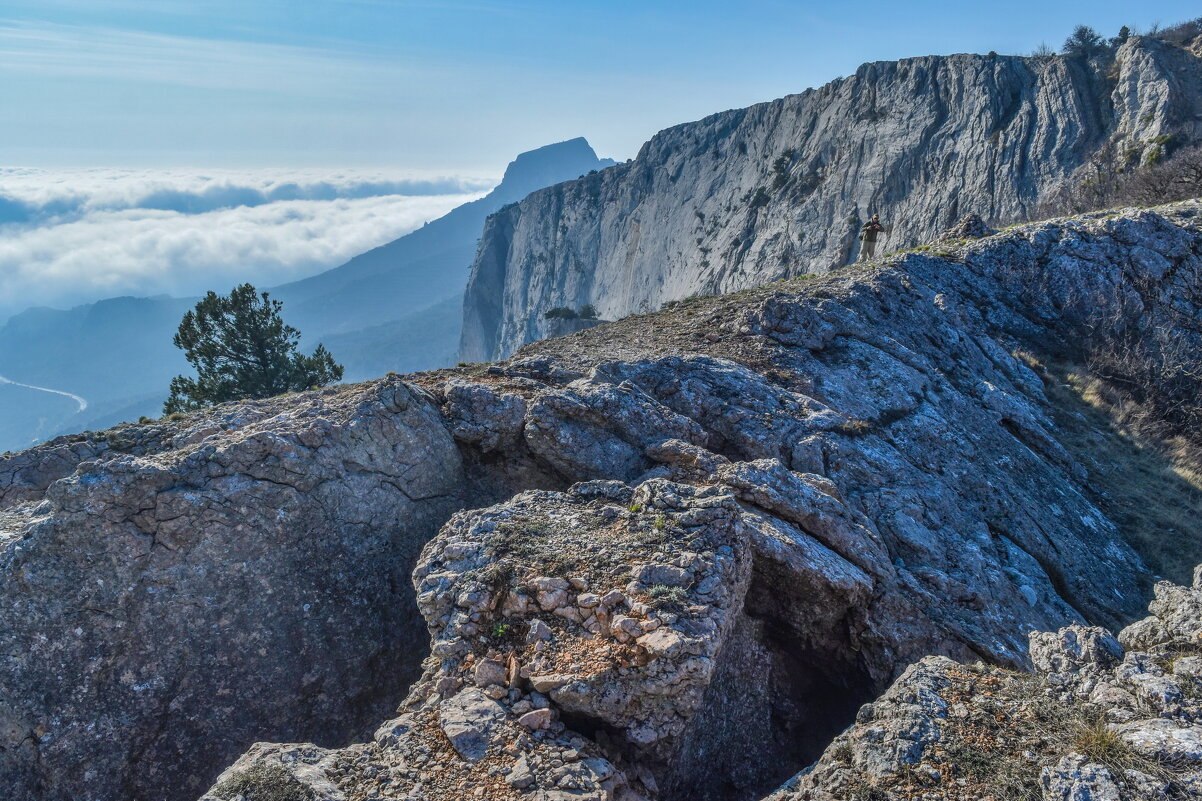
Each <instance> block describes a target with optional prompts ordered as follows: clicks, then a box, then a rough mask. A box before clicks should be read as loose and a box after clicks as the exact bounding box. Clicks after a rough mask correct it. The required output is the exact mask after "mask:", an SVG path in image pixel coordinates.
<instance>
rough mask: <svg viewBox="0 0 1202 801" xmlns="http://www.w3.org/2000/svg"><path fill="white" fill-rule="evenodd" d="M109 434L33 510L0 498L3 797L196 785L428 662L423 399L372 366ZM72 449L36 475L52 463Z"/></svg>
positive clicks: (434, 430)
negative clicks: (323, 384) (420, 570)
mask: <svg viewBox="0 0 1202 801" xmlns="http://www.w3.org/2000/svg"><path fill="white" fill-rule="evenodd" d="M89 436H91V435H89ZM106 441H108V442H109V443H110V444H109V445H108V446H106V447H104V448H100V447H99V446H96V447H91V448H90V450H88V451H86V455H88V459H87V460H85V461H81V462H79V463H78V465H77V466H75V467H74V468H73V471H72V472H70V473H69V474H68V475H66V476H65V477H62V478H59V480H57V481H55V482H53V483H51V484H49V485H48V486H47V487H46V488H45V489H44V492H43V496H44V500H43V501H42V502H41V504H40V505H39V506H38V507H36V509H34V508H30V507H13V508H11V509H10V510H8V511H7V512H4V513H0V518H3V522H0V530H5V531H6V534H7V533H11V534H12V535H14V536H13V537H12V538H11V539H10V538H9V537H8V536H6V535H5V534H0V630H3V631H4V632H5V639H6V643H7V648H8V649H9V650H10V652H11V653H19V654H20V658H16V659H6V660H4V661H3V662H2V663H0V697H2V698H3V701H2V702H0V706H2V707H3V710H2V711H0V718H7V719H11V720H15V721H19V723H20V727H22V728H24V730H25V731H24V734H22V735H21V736H20V737H18V738H17V741H18V742H21V743H23V745H22V746H21V747H18V748H13V747H8V744H7V743H5V744H4V747H0V785H3V786H4V787H5V788H6V790H7V792H8V794H9V795H10V796H11V797H13V798H25V799H38V798H47V799H50V798H88V799H90V800H91V801H125V799H127V798H130V797H144V798H155V799H166V798H176V799H178V798H186V797H196V796H198V795H199V794H200V792H201V791H202V790H203V789H204V788H205V786H206V785H208V784H209V783H210V782H211V780H212V777H213V776H214V775H216V773H218V772H219V771H220V769H221V768H222V767H223V766H226V765H229V764H230V763H232V762H233V761H234V760H235V759H236V757H237V754H238V753H239V752H240V751H241V750H242V749H243V748H244V746H245V743H246V742H252V741H254V740H265V739H275V740H283V741H293V740H303V739H309V738H319V737H320V738H323V740H324V741H330V740H335V741H336V740H338V739H340V738H346V737H350V736H351V735H352V734H353V733H359V734H361V733H362V732H364V731H370V730H371V729H372V728H373V727H374V726H375V725H376V724H378V722H379V721H381V720H383V719H385V718H387V717H391V716H392V715H391V713H392V712H393V710H394V709H395V699H396V697H398V695H400V694H401V693H402V692H403V690H404V688H405V687H406V686H407V685H408V683H409V682H411V681H412V680H413V679H414V678H415V677H416V676H417V675H418V664H419V662H420V660H421V659H422V658H423V657H424V655H425V653H424V648H423V647H421V645H420V641H419V639H418V637H420V628H419V627H415V625H414V624H415V623H416V622H417V620H416V619H415V615H416V605H415V604H414V602H413V598H412V595H411V594H410V593H409V592H408V591H407V590H406V584H407V575H406V574H407V573H408V570H409V568H408V564H409V563H410V561H411V560H412V559H414V558H415V557H416V555H417V553H418V551H419V550H420V548H421V546H422V544H423V543H424V542H425V541H426V539H427V538H428V537H429V536H430V535H431V534H432V533H433V532H434V531H435V530H436V529H437V526H438V525H439V524H440V523H441V521H442V520H444V519H445V517H446V515H447V514H448V513H449V512H450V511H451V509H453V508H454V507H455V506H457V505H458V504H459V503H461V501H457V500H456V497H457V494H458V493H459V492H460V489H461V487H462V481H463V478H462V475H463V474H462V470H461V466H460V464H461V462H460V455H459V452H458V451H457V449H456V448H455V446H454V443H453V442H452V441H451V438H450V436H449V435H448V434H447V431H446V428H445V427H444V425H443V423H442V420H441V418H440V416H439V414H438V410H437V409H436V408H435V407H434V406H433V405H432V404H431V403H430V402H429V401H428V400H427V399H426V397H425V396H424V395H423V394H422V393H420V392H419V391H417V390H415V389H413V388H411V387H410V386H408V385H406V384H405V383H403V382H402V381H400V380H399V379H387V380H382V381H378V382H375V383H373V384H368V385H359V386H354V387H337V388H330V389H328V390H323V391H319V392H315V393H308V394H305V395H294V396H287V397H282V398H276V399H272V400H267V401H259V402H252V403H245V404H227V405H225V406H219V407H216V408H214V409H210V410H207V411H205V412H202V413H199V414H196V415H192V416H189V417H187V418H185V419H183V420H179V421H160V422H156V423H153V424H148V425H146V426H127V427H123V428H122V429H118V430H117V431H116V432H110V434H109V435H107V436H106ZM118 446H120V447H118ZM63 447H64V445H62V444H59V443H51V444H50V445H48V446H46V448H47V449H48V450H49V452H50V453H51V454H52V457H51V459H50V461H49V462H48V464H49V465H58V466H57V467H54V468H53V470H52V471H50V472H47V473H43V474H41V475H42V476H43V478H42V479H37V480H36V481H35V480H33V479H29V480H28V482H27V483H28V485H33V484H37V483H44V480H45V479H46V478H49V477H50V476H51V475H58V474H60V473H62V472H64V471H65V470H66V469H67V468H65V467H63V464H64V463H63V460H62V458H60V455H61V454H60V451H61V450H62V448H63ZM70 448H72V449H73V450H72V452H73V453H76V454H84V453H85V451H82V450H80V449H81V448H83V446H82V445H78V444H77V445H71V446H70ZM134 451H138V452H140V453H141V455H135V454H134ZM42 453H43V450H42V449H34V450H32V451H29V452H27V453H26V454H24V455H21V454H18V455H17V457H16V459H17V460H21V459H24V460H25V461H27V462H32V461H34V460H36V459H38V458H40V456H41V454H42ZM63 458H65V457H63ZM13 461H14V460H13V459H9V462H10V463H12V462H13ZM60 468H61V469H60ZM47 470H50V468H47ZM22 475H28V474H22ZM23 480H24V479H23ZM326 738H328V739H326Z"/></svg>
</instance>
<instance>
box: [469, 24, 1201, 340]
mask: <svg viewBox="0 0 1202 801" xmlns="http://www.w3.org/2000/svg"><path fill="white" fill-rule="evenodd" d="M1199 98H1202V62H1200V61H1199V58H1198V57H1197V56H1196V55H1195V54H1194V53H1192V52H1190V51H1188V50H1185V49H1182V48H1179V47H1175V46H1172V45H1169V44H1166V43H1164V42H1161V41H1159V40H1156V39H1151V38H1145V37H1132V38H1131V39H1130V40H1128V41H1127V42H1126V43H1125V44H1124V45H1123V46H1122V47H1121V48H1119V50H1118V52H1117V54H1116V57H1115V60H1114V62H1113V65H1107V64H1103V63H1100V62H1098V63H1090V62H1087V61H1085V60H1082V59H1076V58H1067V57H1062V56H1046V57H1020V56H998V55H994V54H990V55H968V54H961V55H954V56H927V57H921V58H911V59H904V60H902V61H896V62H876V63H871V64H865V65H863V66H862V67H860V69H859V70H857V71H856V74H855V75H853V76H850V77H847V78H841V79H838V80H836V81H833V82H831V83H829V84H827V85H826V86H823V87H822V88H820V89H811V90H807V91H805V92H803V93H801V94H797V95H790V96H788V97H785V98H782V99H780V100H775V101H772V102H769V103H761V104H758V105H755V106H752V107H750V108H746V109H738V110H733V111H727V112H722V113H719V114H715V115H712V116H710V117H707V118H705V119H703V120H700V121H698V122H693V123H686V124H683V125H678V126H675V127H673V128H669V129H667V130H665V131H662V132H661V133H659V134H657V135H656V136H655V137H653V138H652V139H651V140H650V141H649V142H648V143H647V144H646V145H644V147H643V149H642V150H641V152H640V153H639V155H638V157H637V158H636V159H634V160H633V161H632V162H631V163H628V164H621V165H618V166H617V167H615V168H613V169H610V170H605V171H603V172H601V173H599V174H597V175H592V176H587V177H585V178H582V179H580V180H578V181H573V182H568V183H566V184H561V185H558V186H555V187H551V188H549V189H545V190H542V191H540V192H536V193H533V194H532V195H531V196H530V197H529V198H527V199H526V200H524V201H523V202H522V203H520V204H518V206H517V207H515V208H512V209H506V210H505V211H504V212H502V213H500V214H498V215H496V216H494V217H493V218H491V219H490V220H489V222H488V223H487V225H486V228H485V232H484V235H483V238H482V240H481V245H480V250H479V253H478V254H477V258H476V261H475V263H474V264H473V267H472V277H471V280H470V282H469V285H468V289H467V293H466V296H465V302H464V328H463V337H462V344H461V356H462V358H464V359H465V360H469V361H486V360H490V359H495V358H500V357H504V356H507V355H509V354H511V353H513V352H514V351H515V350H516V349H517V348H518V347H520V346H521V345H522V344H524V343H526V342H530V341H533V340H535V339H539V338H541V337H543V336H545V335H546V333H547V321H546V320H545V319H544V316H543V315H544V313H545V312H546V311H547V310H549V309H551V308H554V307H557V306H570V307H573V308H577V307H580V306H582V305H584V304H592V305H594V306H595V307H596V308H597V309H598V311H599V312H600V314H601V316H602V317H604V318H606V319H616V318H618V317H622V316H624V315H626V314H631V313H635V312H640V311H648V310H653V309H656V308H659V306H660V305H661V304H662V303H664V302H667V301H672V300H679V299H681V298H684V297H687V296H689V295H693V294H713V293H720V292H729V291H732V290H737V289H741V288H745V287H749V286H755V285H758V284H763V283H766V282H768V281H772V280H775V279H778V278H782V277H788V276H796V275H802V274H806V273H823V272H826V271H828V270H830V269H832V268H834V267H838V266H840V265H842V264H846V263H847V262H848V261H850V260H853V259H854V258H855V257H856V254H857V249H858V244H859V243H858V242H857V239H856V234H857V231H858V229H859V227H860V225H862V224H863V223H864V222H865V221H866V220H867V218H868V217H869V216H870V215H871V214H872V213H874V212H879V213H881V214H882V215H883V218H884V221H885V223H886V225H887V226H889V227H890V228H891V230H890V232H889V233H888V234H887V236H886V237H885V239H884V240H883V241H882V242H881V243H880V245H879V249H880V250H882V251H889V250H898V249H901V248H905V247H912V246H914V245H917V244H920V243H921V242H924V241H927V240H929V239H931V238H932V237H934V236H935V235H937V234H938V233H939V232H941V231H943V230H945V229H946V228H948V227H949V226H950V225H951V224H952V223H953V222H954V221H955V220H956V219H957V218H958V217H959V216H960V215H962V214H964V213H968V212H975V213H978V214H981V215H982V216H984V217H985V218H986V219H987V220H993V221H997V220H1011V219H1024V218H1027V217H1028V216H1029V215H1030V214H1031V213H1032V212H1033V211H1034V210H1035V209H1036V207H1037V205H1038V204H1039V202H1040V200H1041V199H1042V198H1043V197H1045V195H1046V194H1048V193H1049V192H1051V191H1053V190H1054V189H1056V188H1058V187H1060V186H1061V185H1062V184H1063V182H1064V181H1065V180H1066V179H1067V178H1068V177H1069V176H1070V175H1071V174H1073V173H1074V171H1075V170H1077V169H1078V168H1080V167H1081V166H1082V165H1084V164H1086V163H1087V162H1088V161H1089V159H1091V158H1093V157H1095V156H1098V155H1099V154H1102V155H1104V156H1107V157H1111V155H1110V154H1114V155H1113V156H1112V157H1114V158H1122V157H1125V155H1124V154H1125V152H1126V151H1128V149H1132V148H1134V153H1135V154H1136V155H1138V154H1140V153H1142V152H1144V151H1145V150H1148V149H1151V148H1153V147H1154V146H1155V144H1154V143H1155V142H1156V141H1163V139H1162V138H1163V137H1176V138H1177V141H1185V140H1196V139H1197V138H1198V136H1199V132H1200V131H1202V101H1200V100H1199Z"/></svg>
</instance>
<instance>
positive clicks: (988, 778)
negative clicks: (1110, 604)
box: [767, 565, 1202, 801]
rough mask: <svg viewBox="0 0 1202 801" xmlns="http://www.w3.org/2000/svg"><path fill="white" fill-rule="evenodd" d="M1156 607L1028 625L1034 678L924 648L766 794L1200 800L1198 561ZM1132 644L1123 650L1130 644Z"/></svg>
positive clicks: (812, 800) (827, 800) (794, 797)
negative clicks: (1107, 619) (1184, 583)
mask: <svg viewBox="0 0 1202 801" xmlns="http://www.w3.org/2000/svg"><path fill="white" fill-rule="evenodd" d="M1196 575H1197V578H1196V579H1195V582H1194V585H1193V586H1192V587H1181V586H1176V585H1173V584H1170V583H1169V582H1161V583H1159V584H1157V585H1156V598H1155V600H1153V601H1152V603H1151V604H1150V606H1149V611H1151V612H1152V614H1151V616H1149V617H1147V618H1145V619H1143V620H1141V621H1139V622H1137V623H1134V624H1132V625H1131V626H1128V627H1127V628H1125V629H1123V631H1122V632H1120V633H1119V635H1118V637H1117V638H1115V636H1114V635H1113V634H1111V633H1110V632H1109V631H1107V630H1105V629H1102V628H1098V627H1087V626H1080V625H1073V626H1068V627H1065V628H1062V629H1060V630H1059V631H1057V632H1032V634H1031V661H1032V662H1033V663H1034V664H1035V667H1036V671H1035V673H1034V674H1024V673H1014V672H1011V671H1006V670H1003V669H1000V668H996V667H987V666H985V665H982V664H979V663H978V664H976V665H959V664H956V663H955V662H952V661H951V660H949V659H946V658H943V657H928V658H926V659H924V660H922V661H921V662H918V663H917V664H915V665H913V666H911V667H910V668H909V669H908V670H907V671H906V672H905V673H904V674H903V675H902V677H901V678H900V679H898V681H897V682H896V683H895V684H894V685H893V686H892V687H891V688H890V689H889V690H888V691H887V692H886V693H885V694H884V695H883V696H882V697H881V698H880V699H879V700H877V701H875V702H873V703H871V704H868V705H866V706H865V707H863V708H862V709H861V710H860V712H859V714H858V715H857V717H856V723H855V725H854V726H852V727H851V728H850V729H848V730H847V731H846V732H844V733H843V734H841V735H839V737H837V738H835V741H834V742H833V743H832V744H831V746H830V747H829V748H828V749H827V750H826V752H825V753H824V754H823V755H822V757H821V759H819V760H818V762H817V763H816V764H815V765H814V766H812V767H811V768H810V769H809V770H807V771H806V772H805V773H804V774H802V775H800V776H798V777H797V778H795V779H793V780H792V781H790V782H789V783H787V784H786V785H785V787H783V788H782V789H781V790H779V791H778V792H776V793H774V794H772V795H771V796H769V798H768V800H767V801H835V799H843V798H874V799H878V798H879V799H881V801H909V800H910V799H930V800H931V801H936V800H937V799H961V798H985V797H990V796H992V797H1001V798H1043V799H1046V800H1047V801H1059V800H1061V799H1063V801H1090V800H1092V801H1166V800H1167V799H1190V798H1199V797H1202V636H1199V620H1202V617H1200V615H1202V565H1199V567H1198V570H1197V573H1196ZM1124 646H1126V650H1124Z"/></svg>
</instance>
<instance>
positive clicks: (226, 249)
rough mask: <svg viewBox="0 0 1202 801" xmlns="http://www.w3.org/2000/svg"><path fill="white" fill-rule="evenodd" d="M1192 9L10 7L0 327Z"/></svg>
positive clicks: (375, 233) (84, 1) (344, 239)
mask: <svg viewBox="0 0 1202 801" xmlns="http://www.w3.org/2000/svg"><path fill="white" fill-rule="evenodd" d="M1196 12H1197V9H1196V8H1195V7H1193V5H1192V4H1190V3H1185V2H1176V1H1174V2H1162V3H1158V4H1155V5H1154V6H1151V5H1149V6H1141V7H1139V8H1132V7H1130V5H1129V4H1127V3H1122V2H1117V0H1103V1H1102V2H1091V3H1061V4H1055V5H1054V6H1053V7H1049V4H1046V3H1036V2H1034V1H1033V0H1016V2H1011V3H1007V4H1004V5H998V4H994V5H986V6H975V5H965V4H957V5H954V6H950V7H945V5H944V4H937V3H934V2H930V0H926V1H925V2H917V3H908V4H898V3H884V2H877V1H876V0H873V1H872V2H865V3H861V4H860V5H858V6H856V7H855V10H854V12H853V13H848V12H847V11H846V10H845V9H840V8H835V7H833V6H829V5H822V4H817V3H790V2H781V1H780V0H751V2H747V3H744V4H742V5H740V6H739V8H738V9H737V10H735V9H733V7H732V6H730V5H729V4H727V3H719V2H714V0H699V1H698V2H690V3H683V2H676V1H675V0H673V1H672V2H661V3H654V4H647V3H636V2H631V1H630V0H619V1H618V2H614V3H609V4H605V5H604V6H603V7H602V6H601V4H595V3H583V2H575V1H574V0H563V1H561V2H554V3H552V2H548V1H547V0H515V1H511V2H498V1H496V0H454V1H453V2H418V1H411V0H289V1H288V2H284V0H255V2H253V3H243V2H235V1H234V0H153V2H152V1H151V0H103V1H102V0H8V1H7V2H6V3H5V4H4V7H3V8H2V9H0V108H2V109H3V110H4V113H5V120H4V121H5V123H6V124H5V125H3V127H2V128H0V130H2V131H3V132H2V133H0V154H3V156H2V160H0V323H2V322H3V321H4V320H5V319H6V318H7V317H9V316H10V315H12V314H16V313H17V312H19V311H21V310H22V309H25V308H27V307H29V306H35V305H47V306H53V307H57V308H67V307H70V306H72V305H75V304H79V303H85V302H90V301H94V300H99V299H101V298H105V297H111V296H114V295H124V294H132V295H143V296H144V295H154V294H173V295H193V294H198V293H201V292H203V291H205V290H207V289H220V290H223V291H224V290H226V289H228V288H229V287H230V286H232V285H233V284H235V283H238V282H241V281H244V280H249V281H252V282H254V283H256V284H258V285H261V286H271V285H274V284H278V283H281V282H285V281H289V280H293V279H296V278H301V277H304V276H307V275H312V274H314V273H317V272H320V271H322V270H325V269H328V268H331V267H334V266H337V265H338V264H341V263H343V262H345V261H346V260H347V259H349V258H351V257H352V256H354V255H356V254H358V253H361V252H364V251H366V250H370V249H371V248H374V247H376V246H378V245H381V244H384V243H386V242H388V241H391V240H392V239H395V238H396V237H398V236H401V235H403V234H405V233H407V232H408V231H411V230H413V229H414V228H417V227H419V226H420V225H422V224H423V223H424V222H426V221H429V220H431V219H434V218H436V217H438V216H440V215H441V214H444V213H445V212H446V211H448V210H450V209H451V208H453V207H455V206H457V205H459V204H460V203H463V202H466V201H467V200H470V199H472V198H474V197H478V196H479V195H480V194H481V193H483V192H485V191H487V190H488V189H489V188H491V186H493V185H494V184H495V182H496V181H497V180H498V179H499V176H500V175H501V173H502V171H503V170H504V167H505V165H506V164H507V163H508V162H509V161H510V160H511V159H512V158H513V157H514V156H516V155H517V154H518V153H519V152H523V151H526V150H531V149H534V148H537V147H540V146H542V145H545V144H548V143H552V142H558V141H562V140H565V139H570V138H574V137H577V136H585V137H587V138H588V140H589V142H590V143H591V144H592V145H593V147H594V148H595V149H596V151H597V153H598V154H599V155H601V156H607V157H612V158H616V159H619V160H621V159H625V158H630V157H633V156H634V155H636V154H637V152H638V149H639V147H640V146H641V145H642V143H643V142H644V141H646V140H647V139H648V138H649V137H650V136H651V135H653V134H654V133H655V132H656V131H658V130H660V129H662V128H665V127H668V126H671V125H675V124H678V123H681V122H685V121H688V120H693V119H698V118H700V117H704V116H706V115H708V114H711V113H714V112H716V111H720V110H723V109H726V108H732V107H740V106H746V105H749V104H752V103H755V102H759V101H764V100H769V99H772V98H775V97H779V96H782V95H785V94H789V93H792V92H798V91H802V90H804V89H806V88H808V87H811V86H819V85H821V84H823V83H825V82H827V81H829V80H831V79H832V78H835V77H837V76H839V75H841V74H848V73H851V72H852V71H854V70H855V69H856V67H857V66H858V65H859V64H861V63H863V62H865V61H875V60H883V59H894V58H902V57H906V56H914V55H922V54H927V53H951V52H964V51H975V52H988V51H990V50H996V51H998V52H1002V53H1028V52H1030V51H1031V50H1033V49H1034V48H1036V47H1038V46H1039V45H1040V44H1041V43H1047V44H1049V45H1050V46H1052V47H1058V46H1059V44H1060V42H1062V41H1063V39H1064V37H1065V36H1066V35H1067V34H1068V33H1069V32H1070V31H1071V30H1072V28H1073V27H1074V26H1075V25H1077V24H1088V25H1091V26H1093V27H1095V28H1097V29H1098V30H1099V31H1101V32H1102V33H1104V34H1105V35H1112V34H1114V33H1115V32H1117V30H1118V29H1119V27H1121V26H1122V25H1130V26H1133V27H1135V28H1137V29H1141V28H1146V27H1148V26H1150V25H1153V24H1156V23H1162V24H1172V23H1174V22H1177V21H1180V20H1183V19H1186V18H1189V17H1192V16H1195V15H1196Z"/></svg>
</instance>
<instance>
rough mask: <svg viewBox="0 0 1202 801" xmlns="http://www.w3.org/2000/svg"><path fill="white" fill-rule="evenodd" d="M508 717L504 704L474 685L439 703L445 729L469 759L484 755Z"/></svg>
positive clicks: (439, 714) (472, 759) (461, 753)
mask: <svg viewBox="0 0 1202 801" xmlns="http://www.w3.org/2000/svg"><path fill="white" fill-rule="evenodd" d="M507 718H508V714H507V713H506V712H505V708H504V707H502V706H501V705H500V704H498V703H497V702H496V701H494V700H493V699H491V698H489V697H488V696H487V695H485V694H484V693H482V692H481V691H480V690H477V689H475V688H471V689H467V690H464V691H463V692H461V693H459V694H457V695H454V696H451V697H450V698H448V699H447V700H445V701H443V702H442V703H441V704H440V705H439V707H438V719H439V724H440V726H441V727H442V731H443V733H444V734H446V736H447V739H448V740H450V741H451V745H452V746H454V748H455V751H456V752H457V753H458V754H459V756H461V757H463V758H464V759H466V760H467V761H469V762H478V761H479V760H481V759H483V758H484V757H485V755H486V754H487V753H488V750H489V747H490V746H491V745H493V743H494V742H495V741H496V738H497V735H498V734H499V733H500V730H501V728H502V724H504V723H505V721H506V719H507Z"/></svg>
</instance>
